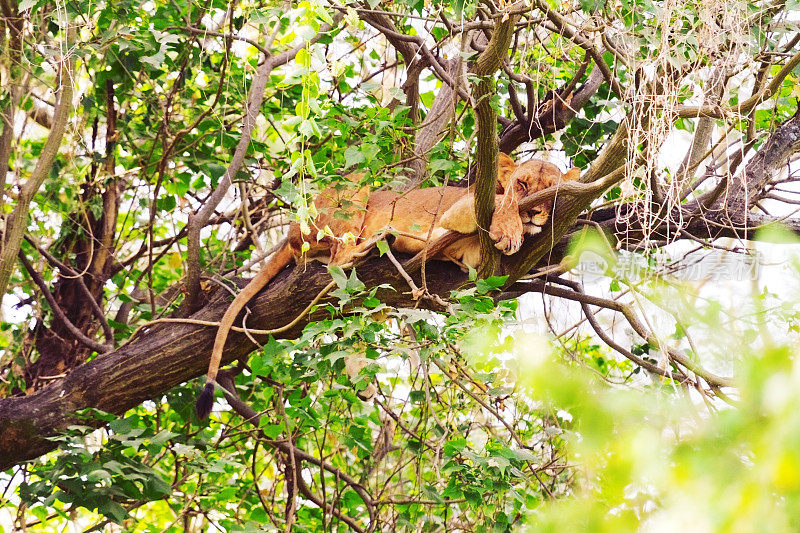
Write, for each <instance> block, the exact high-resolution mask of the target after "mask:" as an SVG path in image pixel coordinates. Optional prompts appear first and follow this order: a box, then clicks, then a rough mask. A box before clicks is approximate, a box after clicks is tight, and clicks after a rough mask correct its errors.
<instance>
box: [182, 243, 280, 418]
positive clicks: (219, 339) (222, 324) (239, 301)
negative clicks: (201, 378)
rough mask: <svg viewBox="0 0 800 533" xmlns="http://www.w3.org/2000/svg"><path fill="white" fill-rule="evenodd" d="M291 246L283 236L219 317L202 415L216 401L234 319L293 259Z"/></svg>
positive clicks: (199, 405)
mask: <svg viewBox="0 0 800 533" xmlns="http://www.w3.org/2000/svg"><path fill="white" fill-rule="evenodd" d="M292 257H293V254H292V248H291V246H290V245H289V241H288V239H286V240H284V241H283V242H282V243H281V244H280V247H279V248H278V250H276V251H275V253H274V254H273V255H272V257H270V258H269V261H267V262H266V264H264V268H262V269H261V271H260V272H259V273H258V274H257V275H256V277H254V278H253V279H252V280H250V283H248V284H247V285H246V286H245V288H244V289H242V291H241V292H240V293H239V294H237V295H236V298H234V299H233V302H231V305H230V306H229V307H228V310H227V311H225V314H224V315H223V316H222V320H220V321H219V329H218V330H217V336H216V337H215V338H214V348H213V350H211V361H210V362H209V364H208V374H206V385H205V387H203V391H202V392H201V393H200V396H198V398H197V403H196V404H195V409H196V410H197V416H199V417H200V418H201V419H203V418H205V417H207V416H208V415H209V414H211V408H212V406H213V405H214V384H215V383H216V379H217V374H218V373H219V366H220V364H221V363H222V350H223V348H224V347H225V341H226V340H227V339H228V333H230V330H231V327H232V326H233V322H234V321H235V320H236V317H237V316H239V312H240V311H241V310H242V309H243V308H244V306H245V305H247V302H249V301H250V300H251V299H252V298H253V297H254V296H255V295H256V294H258V292H259V291H260V290H261V289H263V288H264V287H266V286H267V284H268V283H269V282H270V281H271V280H272V278H274V277H275V276H276V275H277V274H278V272H280V271H281V270H283V268H284V267H285V266H286V265H288V264H289V263H290V262H291V261H292Z"/></svg>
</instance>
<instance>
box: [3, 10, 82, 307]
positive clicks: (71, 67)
mask: <svg viewBox="0 0 800 533" xmlns="http://www.w3.org/2000/svg"><path fill="white" fill-rule="evenodd" d="M67 24H68V22H67ZM68 25H69V24H68ZM76 35H77V34H76V30H75V26H73V25H69V30H68V31H67V42H66V43H65V46H64V49H66V50H67V56H66V57H65V58H63V59H62V61H61V70H60V72H59V76H58V85H59V89H58V92H59V95H58V106H56V111H55V116H54V118H53V127H52V128H51V129H50V133H49V134H48V135H47V141H45V145H44V148H42V152H41V154H40V155H39V159H38V161H36V166H35V167H34V169H33V172H32V173H31V176H30V178H28V181H26V182H25V184H24V185H22V188H21V189H20V192H19V196H18V198H17V205H16V206H15V207H14V210H13V211H12V212H11V214H10V215H9V217H8V219H7V220H6V228H5V234H4V236H3V237H4V238H3V242H2V245H3V246H2V251H0V294H5V293H6V289H7V288H8V281H9V279H11V271H12V270H13V269H14V263H15V262H16V259H17V252H18V251H19V247H20V245H21V244H22V238H23V236H24V235H25V228H26V227H27V226H28V208H29V207H30V204H31V201H32V200H33V196H34V195H35V194H36V193H37V192H38V190H39V188H40V187H41V186H42V184H43V183H44V181H45V180H46V179H47V176H49V175H50V170H51V168H52V167H53V162H54V161H55V159H56V155H58V148H59V146H60V145H61V139H62V138H63V137H64V132H66V130H67V120H68V119H69V115H70V112H71V111H72V94H73V81H72V80H73V79H74V77H75V57H74V56H73V55H72V53H71V50H72V46H71V43H72V42H74V41H75V40H76ZM4 174H5V172H4ZM0 194H2V191H0Z"/></svg>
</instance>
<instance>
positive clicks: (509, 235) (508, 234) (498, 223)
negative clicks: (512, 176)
mask: <svg viewBox="0 0 800 533" xmlns="http://www.w3.org/2000/svg"><path fill="white" fill-rule="evenodd" d="M522 236H523V227H522V218H520V215H519V203H518V202H517V200H516V198H514V197H513V196H511V195H505V196H496V197H495V208H494V215H493V216H492V225H491V227H490V228H489V237H490V238H491V239H492V240H493V241H494V242H495V247H496V248H497V249H498V250H500V251H501V252H503V253H504V254H506V255H511V254H513V253H516V252H517V251H519V249H520V247H521V246H522Z"/></svg>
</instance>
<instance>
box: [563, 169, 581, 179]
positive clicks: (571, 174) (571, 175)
mask: <svg viewBox="0 0 800 533" xmlns="http://www.w3.org/2000/svg"><path fill="white" fill-rule="evenodd" d="M580 177H581V169H579V168H578V167H572V168H571V169H569V170H567V173H566V174H564V181H575V180H577V179H580Z"/></svg>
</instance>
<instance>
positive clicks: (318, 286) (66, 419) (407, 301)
mask: <svg viewBox="0 0 800 533" xmlns="http://www.w3.org/2000/svg"><path fill="white" fill-rule="evenodd" d="M357 271H358V273H359V276H360V278H361V280H362V281H363V282H364V283H366V284H367V286H377V285H379V284H381V283H390V284H391V285H392V286H393V287H395V289H394V290H388V289H383V290H381V291H379V293H378V296H379V297H380V298H381V299H382V300H383V301H385V302H386V303H387V304H388V305H397V306H412V305H419V302H417V301H415V300H414V299H413V298H412V296H411V294H409V293H404V292H403V291H407V290H408V285H407V283H406V281H405V280H404V279H403V277H402V276H401V275H400V274H399V273H398V271H397V269H396V268H395V267H394V265H392V264H391V262H390V261H389V260H388V259H385V258H383V259H373V260H369V261H368V263H367V264H364V265H362V266H359V267H357ZM412 275H415V273H413V272H412ZM426 276H427V280H428V286H429V287H430V288H435V290H436V294H439V295H441V296H444V297H446V296H447V295H448V294H449V291H450V290H452V289H454V288H456V287H458V286H460V285H462V284H463V283H466V281H467V276H466V274H464V273H462V272H461V271H460V270H458V268H457V267H456V266H455V265H453V264H451V263H443V262H440V261H433V262H431V263H429V264H428V265H427V266H426ZM416 281H417V283H418V284H419V283H420V282H419V279H418V278H417V279H416ZM328 283H330V275H329V274H328V273H327V270H326V269H325V268H324V267H323V266H322V265H320V264H318V263H308V264H306V265H303V266H302V267H300V268H296V269H294V270H292V271H285V272H283V273H281V274H280V275H279V276H278V277H277V278H276V279H275V280H273V281H272V283H270V285H269V287H268V288H267V289H266V290H265V291H263V292H262V293H261V294H260V295H259V296H257V297H256V298H255V299H254V300H253V301H252V302H251V303H250V305H249V308H250V309H251V310H252V314H251V315H250V317H249V318H248V320H247V325H248V326H250V327H252V328H258V329H274V328H278V327H281V326H284V325H285V324H288V323H290V322H292V320H294V319H295V318H296V316H297V315H298V314H299V313H300V312H301V311H302V310H303V309H304V308H305V307H306V305H307V304H308V303H309V302H311V301H312V300H313V299H314V297H316V296H317V294H318V293H319V292H320V291H321V290H322V289H323V288H325V287H326V286H327V285H328ZM212 296H213V297H212V298H211V299H210V301H209V303H208V304H206V305H205V306H204V307H203V308H202V309H201V310H199V311H198V312H197V313H195V314H194V315H192V317H191V318H192V319H197V320H206V321H212V322H216V321H218V320H219V318H221V317H222V315H223V313H224V312H225V310H226V309H227V307H228V305H229V303H230V294H229V293H228V291H225V290H222V289H218V290H217V291H216V293H215V294H214V295H212ZM275 302H282V304H281V305H275ZM320 305H322V304H320ZM325 314H326V313H325V312H322V313H321V314H315V315H311V317H304V319H303V320H301V321H300V322H299V323H298V324H296V325H294V326H293V327H291V328H288V329H286V330H285V331H283V332H281V333H279V334H276V335H275V336H276V337H279V338H294V337H296V336H297V335H299V334H300V332H301V331H302V328H303V327H304V326H305V324H306V323H307V321H308V320H309V319H313V318H320V317H321V316H324V315H325ZM215 334H216V328H215V327H213V326H202V325H195V324H176V323H164V324H156V325H153V326H150V327H147V328H144V329H143V330H141V331H140V332H139V333H137V334H136V335H135V336H134V337H133V338H132V339H131V340H130V341H129V342H128V343H126V344H125V345H123V346H121V347H120V348H118V349H117V350H114V351H112V352H109V353H107V354H103V355H100V356H98V357H96V358H95V359H93V360H92V361H90V362H88V363H86V364H84V365H81V366H79V367H77V368H75V369H73V370H72V371H71V372H70V373H69V374H68V375H67V376H66V377H65V378H64V379H63V380H61V381H59V382H56V383H53V384H51V385H49V386H47V387H45V388H43V389H41V390H40V391H38V392H36V393H35V394H32V395H30V396H24V397H12V398H4V399H0V470H4V469H6V468H9V467H10V466H13V465H15V464H17V463H19V462H22V461H25V460H30V459H33V458H35V457H38V456H39V455H41V454H43V453H46V452H48V451H50V450H52V449H53V448H54V447H55V445H56V443H55V442H53V441H50V440H47V439H48V437H52V436H54V435H57V434H58V433H59V432H60V431H62V430H64V429H65V428H66V427H67V426H69V425H70V424H77V423H80V424H86V423H87V421H86V420H84V419H79V418H77V417H75V415H74V413H75V411H77V410H80V409H86V408H89V407H91V408H95V409H100V410H102V411H107V412H110V413H114V414H122V413H124V412H125V411H127V410H128V409H131V408H133V407H135V406H136V405H138V404H140V403H141V402H143V401H145V400H147V399H150V398H155V397H157V396H158V395H160V394H163V393H164V391H166V390H169V389H170V388H172V387H174V386H176V385H178V384H180V383H183V382H185V381H187V380H190V379H193V378H195V377H197V376H200V375H202V374H204V373H205V371H206V370H207V366H208V354H210V353H211V346H212V344H213V340H214V336H215ZM254 348H255V347H254V346H253V344H252V342H251V341H250V340H249V339H248V337H247V336H246V335H245V334H243V333H231V335H230V337H229V340H228V344H227V346H226V351H225V354H224V362H225V363H228V362H231V361H233V360H236V359H238V358H240V357H243V356H245V355H247V354H248V353H249V352H250V351H252V350H253V349H254ZM88 423H93V424H95V425H97V426H99V425H101V423H100V422H97V421H95V422H88Z"/></svg>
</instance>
